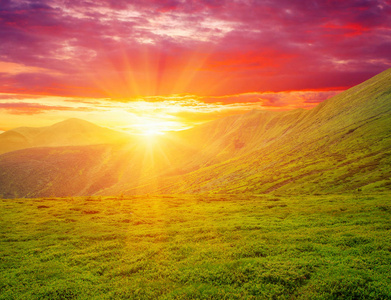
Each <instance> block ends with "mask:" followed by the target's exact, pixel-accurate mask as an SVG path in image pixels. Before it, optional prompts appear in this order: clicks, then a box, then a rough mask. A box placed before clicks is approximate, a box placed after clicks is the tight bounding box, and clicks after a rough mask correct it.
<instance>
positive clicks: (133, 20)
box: [0, 0, 391, 99]
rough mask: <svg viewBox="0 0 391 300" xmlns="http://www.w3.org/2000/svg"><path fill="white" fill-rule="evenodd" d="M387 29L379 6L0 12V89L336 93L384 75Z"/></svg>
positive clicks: (105, 94) (369, 0) (123, 6)
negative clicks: (376, 75)
mask: <svg viewBox="0 0 391 300" xmlns="http://www.w3.org/2000/svg"><path fill="white" fill-rule="evenodd" d="M390 24H391V3H390V1H384V0H365V1H364V0H359V1H357V0H347V1H327V0H317V1H288V0H279V1H260V0H237V1H228V0H225V1H224V0H190V1H179V0H165V1H157V0H156V1H141V0H136V1H124V0H120V1H114V0H98V1H65V2H64V1H59V0H46V1H45V0H40V1H1V6H0V39H1V43H0V62H1V63H0V73H1V78H0V89H1V90H2V91H5V92H10V93H11V92H16V93H26V94H34V93H35V94H41V95H61V96H81V97H101V98H117V99H120V98H122V99H125V98H134V97H135V96H146V95H168V94H183V93H190V94H196V95H200V96H224V95H232V94H243V93H251V92H260V93H264V92H267V91H273V92H282V91H293V90H317V89H321V90H328V89H329V90H332V89H336V88H338V89H340V88H347V87H350V86H352V85H355V84H358V83H360V82H362V81H364V80H366V79H368V78H369V77H371V76H372V75H374V74H376V73H378V72H380V71H382V70H384V69H386V68H388V67H391V52H390V51H389V49H390V47H391V25H390ZM227 99H228V98H227Z"/></svg>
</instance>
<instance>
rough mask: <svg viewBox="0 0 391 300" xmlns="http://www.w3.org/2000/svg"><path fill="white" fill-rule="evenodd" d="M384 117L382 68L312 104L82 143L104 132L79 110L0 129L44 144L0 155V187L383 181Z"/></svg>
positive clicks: (236, 186)
mask: <svg viewBox="0 0 391 300" xmlns="http://www.w3.org/2000/svg"><path fill="white" fill-rule="evenodd" d="M67 122H70V123H67ZM390 124H391V69H389V70H387V71H385V72H383V73H381V74H379V75H377V76H375V77H373V78H371V79H370V80H368V81H366V82H364V83H362V84H360V85H358V86H356V87H353V88H351V89H349V90H347V91H345V92H343V93H341V94H339V95H337V96H335V97H333V98H331V99H328V100H326V101H324V102H323V103H321V104H319V105H318V106H317V107H315V108H314V109H312V110H292V111H279V112H270V111H256V110H254V111H251V112H249V113H247V114H243V115H235V116H230V117H227V118H223V119H220V120H216V121H212V122H209V123H206V124H203V125H201V126H198V127H195V128H193V129H190V130H186V131H183V132H178V133H172V134H168V135H166V136H164V137H161V138H160V139H159V140H156V141H154V142H152V141H150V142H145V141H143V140H142V138H133V139H131V140H128V141H127V142H122V143H112V144H101V145H84V144H83V142H86V141H88V143H90V144H92V143H95V142H96V143H98V142H99V141H103V140H106V139H110V137H113V136H112V135H110V132H109V131H106V130H103V131H102V130H101V129H100V128H99V130H98V129H97V128H96V127H97V126H95V125H93V124H91V123H88V122H85V121H81V120H77V121H76V120H69V121H65V123H58V124H55V125H53V126H50V127H46V128H44V129H42V128H41V129H31V128H19V129H17V130H13V131H9V132H6V133H3V134H1V135H0V137H2V138H4V139H5V138H7V139H8V140H10V141H13V143H14V144H18V143H19V145H25V144H29V145H31V146H35V145H46V146H51V147H43V148H30V149H22V150H18V151H13V152H9V153H4V154H2V155H0V195H1V194H2V195H3V197H8V198H10V197H11V198H12V197H43V196H73V195H93V194H95V195H96V194H99V195H119V194H146V193H155V194H172V193H176V194H178V193H222V194H225V193H252V194H254V193H255V194H258V193H271V192H273V193H279V194H302V193H306V194H307V193H309V194H314V193H342V192H353V191H354V192H357V191H361V190H362V191H389V190H390V189H391V126H390ZM72 126H74V128H73V127H72ZM69 129H71V130H69ZM55 132H57V135H56V134H54V133H55ZM59 133H61V134H59ZM5 134H7V135H5ZM114 136H115V135H114ZM71 141H72V143H76V142H75V141H78V143H80V145H78V146H68V147H64V146H62V147H57V146H56V147H54V146H55V145H58V144H62V145H64V144H67V143H70V142H71Z"/></svg>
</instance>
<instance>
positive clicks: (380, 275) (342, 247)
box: [0, 194, 391, 299]
mask: <svg viewBox="0 0 391 300" xmlns="http://www.w3.org/2000/svg"><path fill="white" fill-rule="evenodd" d="M0 205H1V209H2V212H3V213H2V217H1V220H0V222H1V223H0V237H1V239H0V243H1V245H0V246H1V265H0V267H1V272H0V299H92V298H93V299H154V298H155V299H156V298H159V299H277V298H278V299H387V298H390V297H391V293H390V291H391V289H390V282H391V275H390V274H391V272H390V271H391V269H390V265H391V251H390V249H391V238H390V235H389V230H390V223H389V220H390V213H391V206H390V204H389V196H388V195H387V194H383V195H381V194H379V195H343V196H342V195H335V196H333V195H329V196H312V197H309V196H306V197H300V196H296V197H289V198H288V197H286V198H283V197H276V196H273V195H268V196H258V197H257V196H251V197H241V196H224V195H221V196H219V195H216V196H202V195H199V196H158V197H142V196H139V197H111V198H110V197H87V198H41V199H14V200H0Z"/></svg>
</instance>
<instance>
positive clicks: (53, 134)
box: [0, 118, 129, 153]
mask: <svg viewBox="0 0 391 300" xmlns="http://www.w3.org/2000/svg"><path fill="white" fill-rule="evenodd" d="M128 138H129V136H127V135H126V134H123V133H119V132H116V131H114V130H110V129H108V128H104V127H100V126H97V125H95V124H92V123H90V122H87V121H84V120H80V119H76V118H72V119H68V120H65V121H62V122H60V123H56V124H54V125H52V126H47V127H38V128H34V127H20V128H15V129H12V130H8V131H6V132H4V133H2V134H0V153H5V152H10V151H14V150H18V149H24V148H30V147H46V146H78V145H94V144H106V143H113V142H117V141H121V140H126V139H128Z"/></svg>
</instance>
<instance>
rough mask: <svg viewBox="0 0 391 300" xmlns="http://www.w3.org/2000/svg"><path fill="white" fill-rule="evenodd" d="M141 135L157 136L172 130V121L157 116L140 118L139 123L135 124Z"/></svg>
mask: <svg viewBox="0 0 391 300" xmlns="http://www.w3.org/2000/svg"><path fill="white" fill-rule="evenodd" d="M134 127H135V128H136V129H137V131H138V134H139V135H143V136H146V137H155V136H160V135H164V134H165V133H166V132H167V131H169V130H170V123H169V122H167V121H165V120H161V119H157V118H140V119H139V121H138V123H137V124H134Z"/></svg>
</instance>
